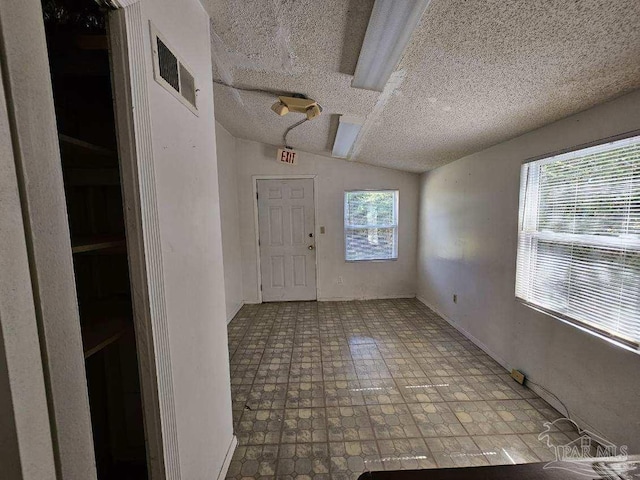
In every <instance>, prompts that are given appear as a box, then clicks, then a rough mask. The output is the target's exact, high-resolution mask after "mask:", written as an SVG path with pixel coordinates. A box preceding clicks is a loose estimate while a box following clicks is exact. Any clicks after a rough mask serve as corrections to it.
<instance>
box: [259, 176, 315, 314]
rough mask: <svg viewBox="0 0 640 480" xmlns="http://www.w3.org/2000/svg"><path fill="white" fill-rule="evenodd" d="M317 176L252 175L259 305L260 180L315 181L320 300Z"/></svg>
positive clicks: (260, 272) (260, 268) (260, 296)
mask: <svg viewBox="0 0 640 480" xmlns="http://www.w3.org/2000/svg"><path fill="white" fill-rule="evenodd" d="M316 177H317V175H315V174H313V175H252V176H251V183H252V187H253V192H252V195H253V230H254V234H255V238H254V243H255V247H256V262H257V263H256V265H257V268H258V275H257V278H256V290H257V291H258V303H262V289H261V288H260V286H261V284H262V267H261V265H260V244H259V240H260V225H259V223H258V180H304V179H307V180H308V179H311V180H313V212H314V215H313V234H314V235H315V237H314V238H315V245H316V301H317V299H318V277H319V275H318V267H319V265H318V252H319V250H320V244H319V242H318V240H319V237H318V182H317V181H316Z"/></svg>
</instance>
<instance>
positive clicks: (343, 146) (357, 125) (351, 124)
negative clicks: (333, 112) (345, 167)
mask: <svg viewBox="0 0 640 480" xmlns="http://www.w3.org/2000/svg"><path fill="white" fill-rule="evenodd" d="M361 128H362V120H361V119H360V118H358V117H349V116H347V115H341V116H340V123H338V131H337V132H336V139H335V140H334V142H333V151H332V152H331V156H333V157H338V158H347V157H348V156H349V152H351V149H352V148H353V144H354V143H355V142H356V138H358V134H359V133H360V129H361Z"/></svg>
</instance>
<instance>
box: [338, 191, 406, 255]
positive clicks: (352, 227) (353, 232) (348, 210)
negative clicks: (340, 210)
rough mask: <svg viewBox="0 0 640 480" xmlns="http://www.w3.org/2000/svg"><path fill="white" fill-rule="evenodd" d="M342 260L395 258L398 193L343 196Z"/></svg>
mask: <svg viewBox="0 0 640 480" xmlns="http://www.w3.org/2000/svg"><path fill="white" fill-rule="evenodd" d="M344 244H345V259H346V260H347V261H358V260H391V259H395V258H398V191H397V190H382V191H358V192H345V194H344Z"/></svg>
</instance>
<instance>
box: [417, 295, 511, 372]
mask: <svg viewBox="0 0 640 480" xmlns="http://www.w3.org/2000/svg"><path fill="white" fill-rule="evenodd" d="M416 299H417V300H419V301H420V302H422V303H423V304H424V305H425V306H426V307H427V308H429V309H431V310H433V311H434V312H435V313H437V314H438V315H439V316H440V317H442V319H443V320H445V321H446V322H447V323H448V324H449V325H451V326H452V327H453V328H455V329H456V330H458V331H459V332H460V333H461V334H462V335H464V336H465V337H467V338H468V339H469V340H471V341H472V342H473V343H474V344H475V345H476V346H477V347H478V348H480V349H481V350H482V351H483V352H484V353H486V354H487V355H489V356H490V357H491V358H493V359H494V360H495V361H496V362H498V363H499V364H500V365H502V366H503V367H504V368H505V370H507V372H510V371H511V368H510V367H509V364H508V363H507V362H506V361H505V360H504V359H503V358H502V357H500V356H499V355H497V354H496V353H495V352H494V351H492V350H491V349H490V348H489V347H487V346H486V345H485V344H484V343H483V342H481V341H480V340H479V339H477V338H476V337H474V336H473V335H471V334H470V333H469V332H468V331H467V330H465V329H464V327H462V326H461V325H460V324H458V323H457V322H455V321H454V320H452V319H451V318H449V317H448V316H447V315H445V314H444V313H442V312H441V311H440V310H439V309H437V308H436V307H434V306H433V305H431V304H430V303H429V302H427V301H426V300H425V299H424V298H423V297H421V296H419V295H418V296H416Z"/></svg>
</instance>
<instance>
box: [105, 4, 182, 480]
mask: <svg viewBox="0 0 640 480" xmlns="http://www.w3.org/2000/svg"><path fill="white" fill-rule="evenodd" d="M116 3H117V5H116V4H114V6H115V7H118V8H117V9H115V10H111V11H110V12H109V31H108V33H109V43H110V47H111V55H112V83H113V97H114V103H115V117H116V118H115V120H116V133H117V135H118V152H119V155H120V169H121V180H122V190H123V202H124V205H125V224H126V230H127V248H128V251H129V274H130V282H131V289H132V293H133V296H132V300H133V317H134V318H133V320H134V328H135V333H136V346H137V350H138V370H139V373H140V386H141V390H142V407H143V417H144V428H145V440H146V454H147V465H148V468H149V473H148V475H149V478H150V479H151V480H178V479H180V478H181V473H180V452H179V448H178V433H177V425H176V424H177V421H176V408H175V397H174V390H173V373H172V369H171V351H170V345H169V335H168V331H169V327H168V318H167V310H166V297H165V290H164V273H163V262H162V251H161V248H160V223H159V219H158V204H157V195H156V183H155V170H154V157H153V145H152V138H151V111H150V105H149V97H148V95H149V93H148V84H147V65H148V62H147V61H146V57H145V53H146V52H147V49H149V48H150V47H149V44H148V42H147V39H146V36H145V35H146V33H147V32H148V31H149V22H148V20H147V19H146V18H145V17H144V15H143V14H142V8H141V6H140V3H138V2H137V1H130V0H126V1H124V0H120V1H118V2H116Z"/></svg>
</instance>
